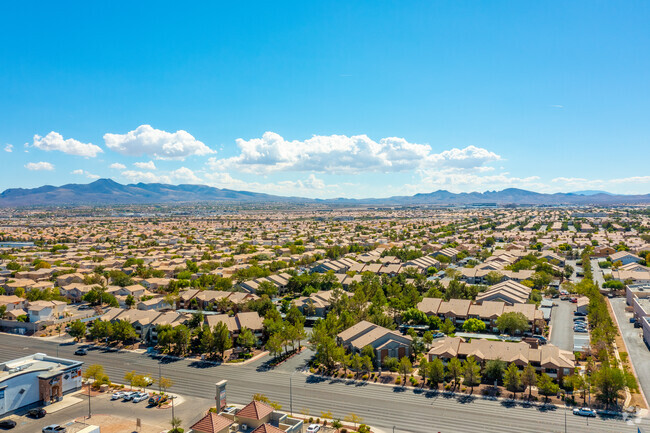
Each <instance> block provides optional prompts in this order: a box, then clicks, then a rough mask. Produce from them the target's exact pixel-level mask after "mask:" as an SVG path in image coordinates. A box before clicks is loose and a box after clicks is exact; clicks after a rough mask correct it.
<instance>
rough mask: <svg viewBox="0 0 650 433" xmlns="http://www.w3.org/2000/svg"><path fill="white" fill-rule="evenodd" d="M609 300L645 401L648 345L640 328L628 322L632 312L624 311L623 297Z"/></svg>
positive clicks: (649, 390)
mask: <svg viewBox="0 0 650 433" xmlns="http://www.w3.org/2000/svg"><path fill="white" fill-rule="evenodd" d="M609 301H610V303H611V305H612V309H613V310H614V314H615V315H616V321H617V322H618V327H619V329H620V331H621V337H623V341H624V342H625V346H626V348H627V353H628V355H629V356H630V360H631V361H632V365H633V366H634V370H635V371H636V375H637V377H638V378H639V385H640V388H641V390H642V392H643V394H644V395H645V398H646V401H648V397H649V396H650V350H648V346H646V345H645V343H644V342H643V337H642V336H641V329H640V328H635V327H634V325H633V324H632V323H630V317H632V313H627V312H626V311H625V306H626V303H625V298H614V299H610V300H609ZM621 350H622V349H621Z"/></svg>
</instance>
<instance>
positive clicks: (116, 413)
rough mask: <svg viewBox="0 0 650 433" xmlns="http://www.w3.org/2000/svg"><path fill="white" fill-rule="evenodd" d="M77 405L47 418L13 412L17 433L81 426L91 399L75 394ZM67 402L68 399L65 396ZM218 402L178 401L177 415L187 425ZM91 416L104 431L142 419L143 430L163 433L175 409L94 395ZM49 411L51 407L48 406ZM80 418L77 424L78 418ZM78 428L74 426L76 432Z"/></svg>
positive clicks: (123, 427) (142, 432)
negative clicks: (59, 426)
mask: <svg viewBox="0 0 650 433" xmlns="http://www.w3.org/2000/svg"><path fill="white" fill-rule="evenodd" d="M73 398H74V399H75V400H73V404H72V405H69V406H66V407H63V408H61V409H60V410H58V411H56V412H54V413H48V414H47V415H45V417H44V418H41V419H32V418H28V417H27V416H25V415H24V414H21V415H12V416H10V417H8V418H10V419H13V420H14V421H16V424H17V425H16V428H15V429H13V430H12V432H15V433H37V432H40V431H41V429H42V428H43V427H45V426H48V425H51V424H60V425H65V426H70V427H73V426H79V425H81V424H83V422H84V418H85V417H87V416H88V398H87V397H85V396H84V395H81V394H76V395H75V396H74V397H73ZM64 401H65V398H64ZM212 405H214V401H213V400H209V399H192V403H191V404H183V403H181V404H178V405H176V406H175V407H174V415H175V416H176V417H178V418H180V419H181V420H182V421H183V427H186V430H187V427H189V426H190V425H192V424H193V423H194V422H196V421H198V419H199V418H200V417H201V416H202V415H203V414H204V413H205V411H206V410H208V408H210V407H211V406H212ZM90 408H91V415H92V416H91V418H90V419H88V421H87V422H88V423H89V424H94V425H99V426H100V427H101V431H102V432H103V433H118V432H119V433H121V432H132V431H136V428H135V427H136V420H137V419H138V418H140V419H141V421H142V426H143V428H142V429H140V430H138V431H139V432H140V433H159V432H161V431H167V430H169V429H170V428H171V427H170V423H169V421H170V420H171V413H172V411H171V409H169V408H168V409H158V408H149V407H147V403H146V402H144V401H143V402H140V403H133V402H130V401H129V402H124V401H122V400H115V401H111V400H110V394H108V395H104V394H102V395H99V396H94V397H92V398H91V406H90ZM46 410H47V408H46ZM75 420H77V421H78V422H77V423H74V421H75ZM72 430H74V429H70V431H72Z"/></svg>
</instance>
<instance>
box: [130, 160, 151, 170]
mask: <svg viewBox="0 0 650 433" xmlns="http://www.w3.org/2000/svg"><path fill="white" fill-rule="evenodd" d="M133 165H135V166H136V167H138V168H141V169H143V170H155V169H156V164H154V163H153V161H149V162H136V163H134V164H133Z"/></svg>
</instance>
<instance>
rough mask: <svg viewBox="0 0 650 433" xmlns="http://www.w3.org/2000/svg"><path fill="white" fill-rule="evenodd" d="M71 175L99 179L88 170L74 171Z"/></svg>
mask: <svg viewBox="0 0 650 433" xmlns="http://www.w3.org/2000/svg"><path fill="white" fill-rule="evenodd" d="M71 174H76V175H78V176H86V177H87V178H88V179H99V176H98V175H96V174H92V173H89V172H87V171H86V170H82V169H80V168H79V169H77V170H72V172H71Z"/></svg>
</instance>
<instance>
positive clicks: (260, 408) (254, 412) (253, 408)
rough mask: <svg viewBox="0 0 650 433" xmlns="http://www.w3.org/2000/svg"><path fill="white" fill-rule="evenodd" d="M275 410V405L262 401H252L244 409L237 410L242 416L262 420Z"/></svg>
mask: <svg viewBox="0 0 650 433" xmlns="http://www.w3.org/2000/svg"><path fill="white" fill-rule="evenodd" d="M271 412H273V407H271V406H269V405H268V404H266V403H262V402H261V401H251V402H250V403H248V404H247V405H246V407H244V408H243V409H242V410H240V411H239V412H237V416H238V417H240V418H250V419H256V420H260V419H262V418H264V417H265V416H267V415H268V414H270V413H271Z"/></svg>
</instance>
